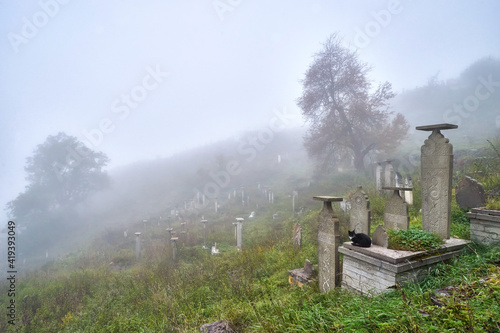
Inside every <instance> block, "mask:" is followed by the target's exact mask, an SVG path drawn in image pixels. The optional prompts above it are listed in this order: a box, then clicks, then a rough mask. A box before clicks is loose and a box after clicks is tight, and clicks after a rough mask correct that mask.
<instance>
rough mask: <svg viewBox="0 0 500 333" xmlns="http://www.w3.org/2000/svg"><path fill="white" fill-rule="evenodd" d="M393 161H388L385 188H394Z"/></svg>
mask: <svg viewBox="0 0 500 333" xmlns="http://www.w3.org/2000/svg"><path fill="white" fill-rule="evenodd" d="M391 162H392V161H387V164H386V165H385V168H384V178H385V179H384V186H385V187H390V186H394V168H393V167H392V164H391Z"/></svg>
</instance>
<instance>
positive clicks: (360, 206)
mask: <svg viewBox="0 0 500 333" xmlns="http://www.w3.org/2000/svg"><path fill="white" fill-rule="evenodd" d="M350 202H351V209H350V216H349V220H350V222H349V230H355V231H356V232H358V233H359V232H362V233H364V234H367V235H369V234H370V200H368V196H367V195H366V193H365V191H363V188H362V187H361V186H358V189H357V190H356V192H354V193H353V194H352V195H351V197H350Z"/></svg>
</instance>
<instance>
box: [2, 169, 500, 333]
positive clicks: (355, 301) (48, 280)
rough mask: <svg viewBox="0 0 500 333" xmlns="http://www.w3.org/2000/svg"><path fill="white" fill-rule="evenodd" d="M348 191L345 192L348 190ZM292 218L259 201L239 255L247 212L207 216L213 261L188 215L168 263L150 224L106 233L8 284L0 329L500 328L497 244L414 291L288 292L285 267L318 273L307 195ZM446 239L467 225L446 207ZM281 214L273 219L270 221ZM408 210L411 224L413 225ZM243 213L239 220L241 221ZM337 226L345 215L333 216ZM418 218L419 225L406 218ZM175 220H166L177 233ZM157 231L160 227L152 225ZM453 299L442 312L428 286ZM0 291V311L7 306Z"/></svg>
mask: <svg viewBox="0 0 500 333" xmlns="http://www.w3.org/2000/svg"><path fill="white" fill-rule="evenodd" d="M356 181H362V179H359V178H358V177H357V176H353V175H342V176H339V177H336V178H332V179H330V181H325V180H324V182H323V183H322V184H321V185H319V184H318V187H317V188H311V189H310V191H314V192H315V193H314V194H337V195H345V194H346V192H344V193H332V192H330V191H326V192H323V187H325V188H335V186H334V185H335V184H337V185H339V187H338V188H343V186H342V184H344V183H345V184H348V183H350V184H352V183H353V182H356ZM365 182H366V184H365V188H366V189H367V191H368V192H369V194H370V198H371V199H372V203H373V205H372V210H373V211H374V214H375V216H377V215H378V214H381V210H383V205H384V203H385V199H386V198H385V197H383V196H381V197H377V196H376V195H375V191H373V186H372V187H370V185H369V184H368V183H369V181H368V180H365ZM346 187H347V185H346ZM304 196H305V197H307V199H306V198H304V199H303V201H302V203H301V205H302V207H303V210H302V213H301V214H292V212H291V206H290V202H289V201H288V200H277V202H275V203H274V204H270V203H268V204H266V205H262V206H261V209H260V210H259V213H257V214H256V217H255V218H253V219H249V218H246V220H245V222H244V227H243V228H244V229H243V235H244V237H243V239H244V241H243V251H241V252H237V251H236V250H235V248H234V245H235V240H234V229H233V226H232V224H231V223H232V222H233V221H234V217H235V216H240V214H242V213H243V212H244V211H245V210H246V208H245V207H244V206H239V205H230V206H228V207H227V208H226V211H225V213H224V214H218V215H215V214H211V215H207V216H205V218H208V220H209V222H208V228H207V230H208V233H207V243H208V244H209V245H212V244H213V243H215V242H217V246H218V248H220V250H221V254H219V255H218V256H211V255H210V254H209V252H207V251H206V250H203V249H202V247H201V245H202V244H203V232H202V225H201V223H199V222H198V221H199V220H196V219H187V218H186V219H185V220H184V221H187V222H186V223H187V229H188V233H187V235H186V237H185V238H184V239H182V238H181V240H180V241H179V252H178V254H179V258H178V262H177V263H175V262H173V260H172V247H171V246H170V245H169V243H168V238H167V235H168V233H167V232H166V231H165V227H166V226H167V224H168V223H169V222H167V221H166V220H165V221H163V220H162V221H160V220H157V221H155V223H149V224H148V225H146V226H144V224H143V223H141V222H136V223H135V224H133V225H131V226H129V236H128V237H127V238H125V237H124V235H123V230H122V229H112V228H108V229H107V231H106V232H104V233H103V234H102V235H101V236H100V237H99V238H98V239H96V240H95V241H94V243H93V244H92V246H91V247H89V248H88V249H87V250H85V251H82V252H79V253H74V254H72V255H70V256H67V257H65V258H64V259H60V260H57V261H54V262H51V263H49V264H46V265H45V266H44V267H42V268H41V269H40V270H38V271H36V272H33V273H31V274H29V275H27V276H25V277H23V278H21V280H19V281H17V294H16V302H17V308H16V313H17V316H18V317H17V323H16V325H15V326H13V325H8V324H7V323H6V320H2V321H0V331H2V332H197V331H199V327H200V326H201V325H202V324H204V323H208V322H213V321H217V320H220V319H224V320H227V321H228V322H229V323H230V324H231V326H232V327H233V328H234V329H235V330H236V331H241V332H243V331H245V332H317V331H338V332H443V331H448V330H452V331H453V330H455V331H474V332H495V331H498V330H499V329H500V326H499V325H500V280H499V277H500V269H499V267H498V262H499V261H500V248H498V247H483V246H480V245H478V244H471V245H470V246H469V247H468V248H467V249H466V250H464V253H463V255H462V256H461V257H460V258H459V259H455V260H453V261H452V262H450V263H448V264H445V263H443V264H441V265H439V266H438V267H436V268H435V269H433V270H432V271H431V272H430V274H429V277H428V278H427V279H426V280H425V281H423V282H422V283H420V284H414V285H408V286H400V287H399V288H398V289H396V290H393V291H391V292H389V293H387V294H384V295H381V296H376V297H368V296H359V295H355V294H352V293H351V292H348V291H345V290H335V291H333V292H331V293H328V294H320V293H319V291H318V288H317V285H315V284H312V285H310V286H305V287H304V288H299V287H297V286H290V285H289V284H288V276H287V270H290V269H294V268H298V267H301V266H303V263H304V260H305V259H309V260H311V261H312V262H313V264H314V265H315V266H316V268H317V241H316V234H317V218H318V212H319V210H320V208H321V207H320V206H321V205H320V204H319V203H318V202H315V201H312V200H311V199H310V198H311V193H307V191H305V192H304ZM453 210H454V214H455V215H454V221H453V227H452V234H453V235H458V236H463V235H464V234H465V235H467V234H468V222H467V221H466V220H464V219H463V212H461V211H460V210H459V209H458V208H457V207H456V206H455V205H454V208H453ZM276 212H279V215H278V218H274V219H273V215H274V214H275V213H276ZM412 214H415V215H414V216H413V215H412V216H413V217H414V218H413V219H412V224H415V223H417V224H418V220H419V218H420V217H419V215H418V212H417V213H412ZM245 217H246V216H245ZM341 221H342V224H343V225H344V227H345V224H346V223H347V221H346V218H345V217H344V216H342V219H341ZM415 221H417V222H415ZM296 222H300V223H301V225H302V227H303V229H304V231H303V246H302V247H301V248H296V247H294V246H293V244H292V237H291V236H292V235H291V234H292V229H293V225H294V224H295V223H296ZM180 223H181V220H174V221H172V222H171V224H172V226H173V227H174V228H175V229H176V230H180V228H181V225H180ZM158 224H159V225H158ZM134 231H141V232H142V235H141V238H142V253H141V259H140V260H136V259H135V239H134V236H133V235H132V233H133V232H134ZM444 287H450V288H448V289H449V290H451V292H452V294H453V296H452V297H449V298H443V299H441V300H440V302H442V305H441V306H438V305H435V304H434V303H433V300H432V298H431V296H432V293H433V292H434V289H436V288H444ZM7 289H8V287H7V285H6V284H5V283H3V284H2V285H1V287H0V304H1V306H2V307H3V308H5V307H6V305H7V302H8V297H7Z"/></svg>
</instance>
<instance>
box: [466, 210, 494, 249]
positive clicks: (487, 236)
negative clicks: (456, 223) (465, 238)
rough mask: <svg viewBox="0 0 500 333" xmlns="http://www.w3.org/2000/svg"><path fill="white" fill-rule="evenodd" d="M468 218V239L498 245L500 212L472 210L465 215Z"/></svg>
mask: <svg viewBox="0 0 500 333" xmlns="http://www.w3.org/2000/svg"><path fill="white" fill-rule="evenodd" d="M465 216H467V217H468V218H470V239H471V240H473V241H476V242H480V243H485V244H493V243H500V211H498V210H488V209H480V208H473V209H472V210H471V212H470V213H465Z"/></svg>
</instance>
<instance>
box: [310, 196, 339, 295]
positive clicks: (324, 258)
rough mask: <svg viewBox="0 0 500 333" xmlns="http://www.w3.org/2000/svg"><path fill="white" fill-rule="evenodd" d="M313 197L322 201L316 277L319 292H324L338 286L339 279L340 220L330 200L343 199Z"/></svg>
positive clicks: (337, 200)
mask: <svg viewBox="0 0 500 333" xmlns="http://www.w3.org/2000/svg"><path fill="white" fill-rule="evenodd" d="M313 199H315V200H320V201H323V209H322V210H321V212H320V214H319V227H318V266H319V273H318V279H319V290H320V292H322V293H326V292H329V291H330V290H332V289H334V288H335V287H338V286H340V281H341V275H340V262H339V251H338V247H339V245H340V226H339V225H340V222H339V219H338V217H337V215H336V214H335V212H334V211H333V208H332V202H340V201H342V200H343V199H342V198H337V197H328V196H316V197H313Z"/></svg>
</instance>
